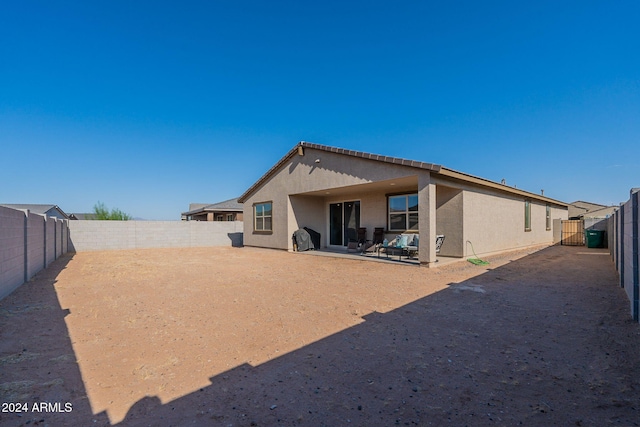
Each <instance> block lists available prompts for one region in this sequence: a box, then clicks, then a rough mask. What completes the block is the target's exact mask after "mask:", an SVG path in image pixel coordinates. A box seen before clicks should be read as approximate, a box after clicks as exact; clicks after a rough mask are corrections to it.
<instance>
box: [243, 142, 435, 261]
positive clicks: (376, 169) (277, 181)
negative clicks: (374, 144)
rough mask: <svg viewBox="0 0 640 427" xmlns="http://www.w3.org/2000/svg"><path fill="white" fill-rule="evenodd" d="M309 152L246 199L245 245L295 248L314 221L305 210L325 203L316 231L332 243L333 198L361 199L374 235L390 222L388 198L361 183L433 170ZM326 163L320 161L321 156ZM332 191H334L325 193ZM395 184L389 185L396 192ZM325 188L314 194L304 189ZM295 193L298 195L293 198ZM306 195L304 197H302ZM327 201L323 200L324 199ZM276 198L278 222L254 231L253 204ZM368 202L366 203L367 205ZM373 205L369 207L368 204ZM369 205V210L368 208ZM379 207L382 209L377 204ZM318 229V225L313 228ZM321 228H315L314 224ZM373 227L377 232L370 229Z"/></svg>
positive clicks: (316, 216)
mask: <svg viewBox="0 0 640 427" xmlns="http://www.w3.org/2000/svg"><path fill="white" fill-rule="evenodd" d="M304 152H305V154H304V156H298V155H295V156H293V157H292V158H291V159H290V160H289V161H287V162H286V164H285V165H283V167H282V168H281V169H280V170H279V171H278V172H277V173H275V174H274V175H273V176H271V177H270V178H269V179H268V180H267V181H266V182H265V183H264V184H263V185H262V186H261V187H260V188H259V189H257V190H256V191H255V192H254V193H253V194H251V195H250V196H249V197H248V198H247V199H246V200H245V201H244V211H243V213H244V215H243V218H244V244H245V245H247V246H260V247H267V248H275V249H291V248H292V244H291V235H292V234H293V232H294V231H296V230H297V229H298V228H301V227H303V226H308V225H306V224H304V223H302V222H301V221H302V220H301V218H303V215H302V213H303V210H304V209H307V210H308V209H320V207H321V206H320V205H321V204H322V218H321V217H320V216H319V214H318V213H317V212H314V213H313V215H312V217H313V218H314V219H313V222H314V224H315V227H317V228H320V229H316V231H318V232H320V233H321V234H322V241H323V244H324V245H326V241H327V240H326V237H327V236H326V234H327V229H326V227H327V226H326V209H327V208H326V206H327V204H328V203H332V201H333V200H340V201H345V200H361V208H362V212H363V216H362V217H361V226H363V227H367V231H368V235H371V236H373V227H382V226H386V198H385V194H381V192H380V191H378V195H370V196H369V195H367V194H366V193H365V194H363V193H361V191H360V190H359V189H358V187H357V186H358V185H361V184H367V183H373V182H377V181H385V180H392V179H394V178H402V177H407V176H414V175H418V174H419V173H422V174H428V173H429V172H428V171H424V170H418V169H416V168H409V167H406V166H401V165H396V164H390V163H389V164H387V163H381V162H378V161H373V160H367V159H361V158H354V157H351V156H345V155H341V154H336V153H330V152H326V151H322V150H315V149H311V148H305V150H304ZM316 159H319V160H320V162H319V163H316V162H315V160H316ZM350 186H354V188H353V191H352V193H349V192H344V191H341V192H340V195H333V194H331V193H332V190H333V189H336V188H343V187H350ZM323 190H328V191H329V193H330V194H328V195H327V194H325V192H324V191H323ZM392 190H393V188H390V189H389V192H391V191H392ZM309 192H319V193H314V194H313V195H308V194H304V193H309ZM289 195H292V196H293V197H289ZM301 196H304V197H301ZM309 197H313V198H314V199H315V200H314V201H313V202H311V204H310V205H309V206H304V207H303V206H302V204H301V202H302V201H304V200H306V201H309ZM320 200H322V201H320ZM262 202H272V206H273V219H272V220H273V225H272V228H273V229H272V232H271V233H266V234H265V233H258V232H254V230H253V228H254V224H253V222H254V217H253V206H254V204H256V203H262ZM363 203H364V206H363ZM381 203H382V206H383V207H382V213H378V214H375V215H373V216H371V217H368V216H366V215H369V213H370V212H373V211H374V209H371V208H370V207H373V206H380V205H381ZM367 206H369V207H367ZM365 208H366V212H367V213H364V212H365V210H364V209H365ZM375 211H378V212H379V209H378V208H376V209H375ZM310 228H314V227H310ZM314 229H315V228H314ZM369 230H371V231H369Z"/></svg>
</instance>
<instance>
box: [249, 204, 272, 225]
mask: <svg viewBox="0 0 640 427" xmlns="http://www.w3.org/2000/svg"><path fill="white" fill-rule="evenodd" d="M253 229H254V230H255V231H271V202H266V203H256V204H255V205H253Z"/></svg>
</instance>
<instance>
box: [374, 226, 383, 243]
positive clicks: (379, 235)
mask: <svg viewBox="0 0 640 427" xmlns="http://www.w3.org/2000/svg"><path fill="white" fill-rule="evenodd" d="M383 241H384V227H376V228H375V229H374V230H373V244H374V245H377V244H378V243H382V242H383Z"/></svg>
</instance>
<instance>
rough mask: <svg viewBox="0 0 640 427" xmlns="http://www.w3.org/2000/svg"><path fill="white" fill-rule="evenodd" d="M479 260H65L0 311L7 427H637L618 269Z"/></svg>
mask: <svg viewBox="0 0 640 427" xmlns="http://www.w3.org/2000/svg"><path fill="white" fill-rule="evenodd" d="M487 260H488V261H490V262H491V264H490V265H488V266H485V267H480V266H474V265H472V264H470V263H468V262H464V261H463V262H460V263H456V264H452V265H446V266H442V267H440V268H435V269H427V268H418V267H413V266H406V265H390V264H381V263H374V262H368V261H354V260H348V259H338V258H328V257H318V256H310V255H305V254H295V253H287V252H282V251H272V250H260V249H252V248H201V249H179V250H178V249H167V250H135V251H119V252H94V253H79V254H75V255H74V256H65V257H63V258H61V259H59V260H57V261H56V262H55V263H54V264H53V265H52V266H50V267H49V268H48V269H47V270H46V271H43V272H41V273H40V274H39V275H38V276H36V277H35V278H34V279H33V280H32V281H30V282H28V283H26V284H25V285H23V286H22V287H21V288H19V289H18V290H17V291H15V292H14V293H13V294H11V295H10V296H9V297H7V298H5V299H4V300H3V301H1V302H0V403H1V404H2V411H1V412H0V425H1V426H26V425H29V426H34V425H40V426H44V425H49V426H67V425H68V426H106V425H120V426H138V425H140V426H143V425H154V426H156V425H162V426H178V425H213V426H348V425H353V426H393V425H401V426H402V425H420V426H446V425H451V426H465V425H466V426H485V425H496V426H517V425H524V426H606V425H620V426H637V425H639V424H640V375H639V373H640V325H638V324H637V323H633V322H632V320H631V319H630V314H629V302H628V300H627V297H626V295H625V294H624V291H623V290H622V289H620V288H619V286H618V284H617V277H616V273H615V271H614V269H613V264H612V262H611V259H610V257H609V256H608V253H607V252H606V251H605V250H602V249H586V248H584V247H551V248H547V249H543V250H539V251H537V252H534V251H531V250H529V251H520V252H513V253H509V254H503V255H500V256H495V257H490V258H487Z"/></svg>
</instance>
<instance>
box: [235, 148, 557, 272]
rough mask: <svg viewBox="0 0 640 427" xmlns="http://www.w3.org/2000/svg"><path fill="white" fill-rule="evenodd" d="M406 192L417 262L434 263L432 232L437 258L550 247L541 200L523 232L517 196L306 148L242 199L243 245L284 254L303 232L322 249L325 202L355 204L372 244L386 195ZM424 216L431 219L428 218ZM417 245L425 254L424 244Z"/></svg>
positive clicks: (325, 239)
mask: <svg viewBox="0 0 640 427" xmlns="http://www.w3.org/2000/svg"><path fill="white" fill-rule="evenodd" d="M316 160H319V162H316ZM392 183H394V184H395V183H398V184H399V185H397V186H395V187H393V186H391V184H392ZM406 192H417V193H418V195H419V203H420V235H421V244H420V249H421V250H420V261H421V262H423V263H430V262H433V261H434V260H435V258H434V257H435V252H434V250H433V249H434V245H435V235H436V234H444V235H445V243H444V245H443V247H442V250H441V252H440V254H439V255H440V256H456V257H464V256H469V255H471V254H472V252H471V246H470V245H468V244H467V241H471V242H472V243H473V246H474V249H475V251H476V253H477V254H478V255H480V254H486V253H491V252H498V251H503V250H509V249H515V248H520V247H526V246H531V245H537V244H546V243H548V244H551V243H553V230H546V224H545V222H546V215H545V214H546V203H545V202H543V201H535V200H532V204H531V221H532V224H531V225H532V226H531V231H528V232H526V231H525V230H524V196H522V195H515V194H511V193H509V192H508V191H502V190H501V189H492V188H488V187H484V186H480V185H477V184H473V183H470V182H468V181H464V180H458V179H454V178H450V177H446V176H444V175H440V174H435V173H434V174H431V173H430V172H429V171H428V170H424V169H418V168H412V167H409V166H401V165H397V164H390V163H384V162H379V161H373V160H367V159H362V158H357V157H353V156H347V155H342V154H336V153H330V152H326V151H324V150H316V149H311V148H308V147H306V148H305V153H304V156H299V155H294V156H293V157H292V158H290V159H289V160H288V161H287V162H285V163H284V164H283V165H282V167H281V168H280V169H279V171H278V172H277V173H275V174H274V175H272V176H271V177H270V178H269V179H268V180H267V181H266V182H265V183H264V184H263V185H262V186H261V187H260V188H258V189H257V190H256V191H255V192H254V193H253V194H251V195H250V196H249V197H248V198H247V199H246V200H245V201H244V205H243V206H244V244H245V245H248V246H260V247H268V248H277V249H285V250H286V249H288V250H291V249H292V243H291V235H292V234H293V232H294V231H295V230H297V229H299V228H302V227H309V228H312V229H314V230H315V231H317V232H319V233H320V234H321V236H322V237H321V244H322V246H323V247H324V246H326V245H327V243H328V236H329V225H328V216H329V204H330V203H336V202H345V201H354V200H358V201H360V207H361V218H360V226H361V227H366V228H367V238H368V239H372V238H373V230H374V228H375V227H386V225H387V195H388V194H394V193H406ZM269 201H270V202H272V203H273V217H272V222H273V230H272V232H271V233H268V234H264V233H255V232H254V231H253V206H254V204H255V203H262V202H269ZM552 206H553V205H552ZM430 211H431V212H432V213H433V214H435V215H433V216H431V217H430V216H429V215H428V212H430ZM551 218H552V220H553V219H557V218H560V219H566V218H567V210H566V209H562V208H560V207H555V206H553V207H552V211H551ZM395 234H396V233H390V234H388V235H387V237H388V238H389V239H391V238H393V237H394V235H395ZM425 241H427V242H429V245H430V247H431V246H433V248H431V249H432V250H428V249H427V248H426V247H425V246H424V242H425Z"/></svg>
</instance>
